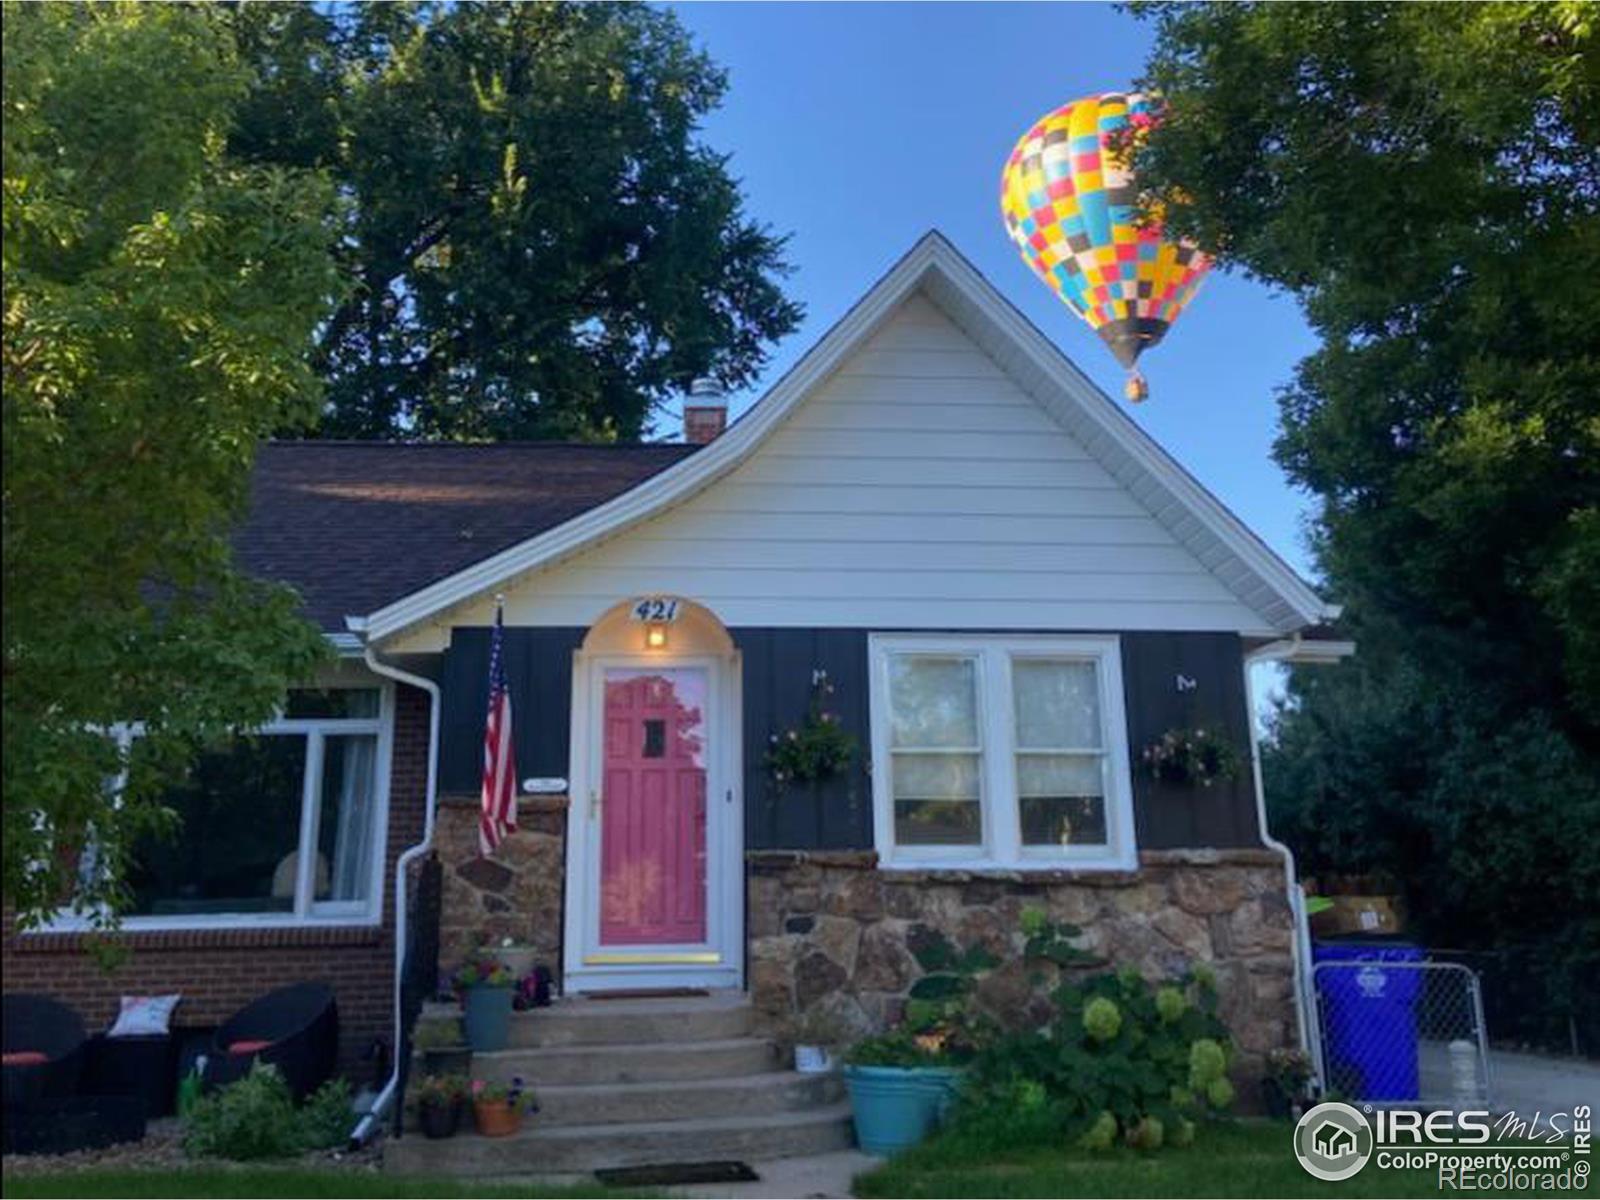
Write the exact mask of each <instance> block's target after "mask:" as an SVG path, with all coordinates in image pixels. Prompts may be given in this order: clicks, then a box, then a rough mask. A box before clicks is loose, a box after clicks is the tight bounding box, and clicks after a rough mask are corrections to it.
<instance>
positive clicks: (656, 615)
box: [633, 596, 678, 621]
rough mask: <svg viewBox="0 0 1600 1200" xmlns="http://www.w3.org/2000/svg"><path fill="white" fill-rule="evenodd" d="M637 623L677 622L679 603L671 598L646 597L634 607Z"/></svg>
mask: <svg viewBox="0 0 1600 1200" xmlns="http://www.w3.org/2000/svg"><path fill="white" fill-rule="evenodd" d="M633 619H634V620H635V621H676V620H677V619H678V602H677V601H676V600H674V599H673V598H672V597H671V596H646V597H645V598H644V599H643V600H640V601H639V602H638V603H636V604H635V605H634V606H633Z"/></svg>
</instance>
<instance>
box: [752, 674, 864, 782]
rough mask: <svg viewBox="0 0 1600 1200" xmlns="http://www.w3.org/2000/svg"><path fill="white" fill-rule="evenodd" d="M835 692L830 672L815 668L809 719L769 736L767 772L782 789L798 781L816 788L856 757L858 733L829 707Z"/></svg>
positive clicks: (807, 712)
mask: <svg viewBox="0 0 1600 1200" xmlns="http://www.w3.org/2000/svg"><path fill="white" fill-rule="evenodd" d="M831 695H833V684H831V683H829V682H828V673H827V672H826V671H824V670H822V669H821V668H820V667H819V668H817V669H816V670H814V671H812V672H811V699H810V702H809V703H808V704H807V705H806V715H805V719H804V720H803V721H801V722H800V724H799V725H797V726H796V727H794V728H793V729H787V730H785V731H784V732H783V733H781V734H777V733H774V734H772V735H771V736H769V737H768V738H767V761H766V767H767V774H768V776H769V777H770V778H771V779H772V782H773V784H774V785H776V787H777V788H778V789H780V790H784V789H787V788H788V787H789V785H790V784H796V783H805V784H810V785H812V786H813V787H815V785H817V784H820V783H822V782H823V781H824V780H828V779H832V778H833V777H834V776H835V775H838V774H840V773H842V772H843V771H844V769H845V768H846V767H847V766H849V765H850V760H851V759H852V758H854V757H855V753H856V738H855V736H854V735H853V734H851V733H849V732H848V731H846V729H845V727H844V724H843V723H842V722H841V721H840V720H839V714H838V713H836V712H832V711H830V710H829V709H828V708H827V699H828V697H829V696H831Z"/></svg>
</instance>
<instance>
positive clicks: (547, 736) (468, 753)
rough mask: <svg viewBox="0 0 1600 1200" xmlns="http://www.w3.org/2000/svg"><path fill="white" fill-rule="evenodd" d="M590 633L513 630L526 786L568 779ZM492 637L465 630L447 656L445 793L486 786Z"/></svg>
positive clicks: (516, 716)
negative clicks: (576, 682) (583, 652)
mask: <svg viewBox="0 0 1600 1200" xmlns="http://www.w3.org/2000/svg"><path fill="white" fill-rule="evenodd" d="M588 632H589V631H588V630H587V629H581V628H570V627H560V626H554V627H539V628H531V629H530V628H521V629H507V630H506V635H505V654H506V683H507V685H508V686H509V687H510V688H511V723H512V733H513V736H514V738H515V741H514V743H513V744H514V745H515V747H516V752H517V774H518V775H520V776H521V777H522V778H523V779H529V778H557V779H565V778H566V777H567V758H568V756H569V755H570V754H571V751H572V741H571V739H572V655H573V653H574V651H576V650H577V649H578V647H579V646H581V645H582V644H583V639H584V636H585V635H586V634H587V633H588ZM490 634H491V631H490V630H489V629H487V628H485V627H482V626H479V627H475V628H467V627H461V626H458V627H457V628H456V629H455V630H454V631H452V634H451V638H450V648H449V649H448V650H446V651H445V654H444V668H443V672H442V674H441V675H440V678H439V690H440V714H439V743H440V744H439V791H440V792H441V793H444V794H452V793H455V794H461V793H466V794H472V793H476V792H477V791H478V789H479V788H480V787H481V786H482V782H483V722H484V718H485V717H486V716H487V714H488V708H489V638H490Z"/></svg>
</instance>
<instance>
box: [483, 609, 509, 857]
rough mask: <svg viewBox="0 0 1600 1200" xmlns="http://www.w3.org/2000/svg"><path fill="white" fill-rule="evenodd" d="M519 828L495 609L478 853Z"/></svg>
mask: <svg viewBox="0 0 1600 1200" xmlns="http://www.w3.org/2000/svg"><path fill="white" fill-rule="evenodd" d="M516 827H517V755H516V750H515V748H514V747H513V746H512V744H511V689H510V688H508V687H506V657H505V620H504V614H503V612H502V611H501V610H500V609H499V608H496V609H495V614H494V636H493V637H492V638H491V639H490V642H489V716H488V720H487V721H486V722H485V723H484V727H483V803H482V811H481V812H480V813H479V814H478V852H479V853H480V854H482V855H484V856H485V857H487V856H488V855H490V854H493V853H494V851H495V847H496V846H498V845H499V844H500V843H501V841H502V840H504V838H505V836H506V834H508V833H510V832H511V831H512V830H514V829H515V828H516Z"/></svg>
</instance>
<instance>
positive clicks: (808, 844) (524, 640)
mask: <svg viewBox="0 0 1600 1200" xmlns="http://www.w3.org/2000/svg"><path fill="white" fill-rule="evenodd" d="M731 632H732V634H733V639H734V642H735V644H736V645H737V646H738V647H739V651H740V657H741V660H742V662H743V668H744V673H743V695H744V713H743V727H744V790H745V839H746V843H747V845H748V846H749V847H750V848H751V849H761V850H768V849H784V850H792V849H830V850H837V849H871V847H872V782H871V779H870V778H869V776H868V774H867V768H868V762H867V753H868V749H867V748H868V747H869V746H870V745H871V737H870V731H869V729H868V703H867V695H868V675H867V673H868V655H867V637H868V631H867V630H864V629H803V628H775V629H734V630H732V631H731ZM584 633H585V631H584V630H583V629H581V628H573V627H549V628H543V627H541V628H519V629H507V630H506V672H507V677H508V679H509V681H510V684H511V688H512V701H513V710H514V712H515V721H516V739H517V740H516V746H517V767H518V773H519V774H520V775H522V776H523V777H524V778H527V777H529V776H546V777H557V778H565V777H566V776H567V775H568V773H569V772H568V763H567V758H568V754H569V751H570V739H571V727H572V725H571V723H572V655H573V652H574V651H575V650H576V649H577V648H578V646H579V645H581V644H582V641H583V637H584ZM1121 637H1122V675H1123V689H1124V692H1125V696H1126V700H1127V710H1128V747H1129V750H1130V752H1131V753H1132V754H1133V756H1134V759H1135V761H1134V764H1133V792H1134V819H1135V826H1136V832H1137V838H1138V844H1139V847H1140V848H1141V849H1146V850H1163V849H1177V848H1184V847H1194V846H1217V847H1229V846H1251V845H1257V844H1259V842H1260V836H1259V831H1258V828H1257V820H1256V807H1255V793H1254V787H1253V782H1252V779H1251V775H1250V771H1249V752H1250V744H1249V725H1248V721H1249V719H1250V718H1249V710H1248V700H1247V697H1246V695H1245V686H1244V672H1243V669H1242V646H1241V645H1240V641H1239V638H1238V637H1237V636H1236V635H1234V634H1229V633H1124V634H1122V635H1121ZM488 661H489V630H488V629H485V628H458V629H456V630H455V631H454V635H453V638H452V642H451V647H450V649H449V650H448V651H447V652H446V654H445V656H444V670H443V676H442V679H441V685H442V691H443V712H442V714H441V722H440V734H441V739H442V745H441V750H440V765H439V778H440V790H441V791H443V792H447V793H451V792H454V793H462V792H465V793H472V792H475V791H477V790H478V786H479V779H480V775H481V772H482V761H483V760H482V754H483V719H484V710H485V703H486V699H487V694H486V683H487V677H488V669H489V668H488ZM817 669H821V670H825V671H827V673H828V678H829V680H830V682H832V684H833V685H834V693H833V695H832V696H831V697H829V707H830V709H831V710H832V711H834V712H837V713H838V714H839V719H840V721H841V723H842V724H843V726H844V728H845V729H846V730H848V731H849V732H850V733H852V734H854V735H855V737H856V739H857V741H858V743H859V744H860V747H861V750H860V753H859V755H858V757H857V761H856V763H855V764H854V765H853V766H852V768H851V769H850V770H849V771H848V772H846V773H845V775H843V776H841V777H839V778H835V779H832V780H829V781H828V782H826V783H824V784H821V785H819V786H817V787H815V788H809V787H802V788H794V787H790V788H789V789H787V790H782V791H780V790H779V789H778V788H776V787H775V786H774V785H773V784H772V782H771V780H770V779H769V778H768V774H767V769H766V755H767V746H768V739H769V738H770V737H771V736H772V735H773V734H777V735H779V736H782V734H783V732H784V731H785V730H788V729H791V728H793V727H794V726H796V725H798V724H799V723H800V722H801V721H802V720H803V719H804V718H805V714H806V706H807V704H808V703H809V701H810V695H811V674H812V671H813V670H817ZM1180 676H1181V677H1182V678H1183V680H1184V686H1183V687H1181V688H1180V686H1179V677H1180ZM1190 682H1192V683H1193V685H1194V686H1193V687H1189V686H1188V684H1189V683H1190ZM1196 725H1208V726H1211V727H1213V728H1219V729H1222V730H1224V731H1226V733H1227V734H1228V736H1229V737H1230V739H1232V741H1233V743H1234V746H1235V748H1236V749H1237V750H1238V752H1239V757H1240V761H1241V763H1242V765H1243V766H1244V768H1245V769H1244V770H1243V771H1242V772H1241V774H1240V776H1239V777H1238V778H1237V779H1234V780H1232V781H1228V782H1224V783H1219V784H1217V785H1215V786H1214V787H1211V788H1174V787H1168V786H1163V785H1161V784H1158V783H1156V782H1155V781H1154V780H1152V779H1150V778H1149V776H1148V775H1147V774H1146V772H1145V771H1144V770H1143V768H1142V764H1141V763H1140V762H1139V761H1138V756H1139V752H1140V751H1141V750H1142V749H1143V748H1144V747H1145V746H1147V745H1149V744H1150V743H1151V742H1153V741H1155V740H1156V739H1157V738H1159V737H1160V736H1161V735H1162V734H1163V733H1165V732H1166V731H1167V730H1169V729H1180V728H1189V727H1193V726H1196Z"/></svg>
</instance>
